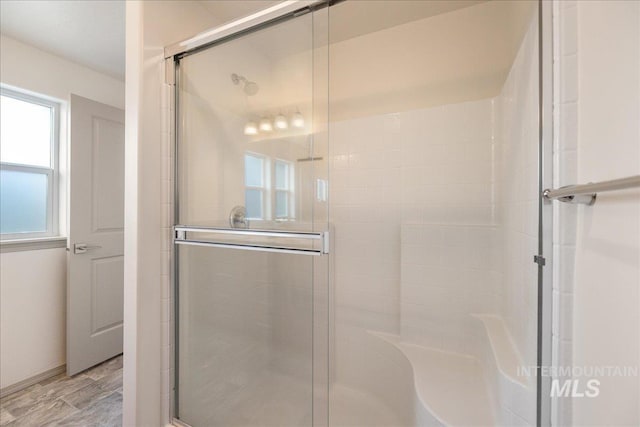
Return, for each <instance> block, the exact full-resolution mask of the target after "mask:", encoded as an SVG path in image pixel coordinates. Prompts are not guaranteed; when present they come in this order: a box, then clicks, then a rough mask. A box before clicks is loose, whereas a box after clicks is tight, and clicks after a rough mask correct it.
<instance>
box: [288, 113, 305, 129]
mask: <svg viewBox="0 0 640 427" xmlns="http://www.w3.org/2000/svg"><path fill="white" fill-rule="evenodd" d="M291 126H293V127H294V128H302V127H304V117H302V114H301V113H300V111H299V110H297V111H296V112H295V113H293V115H292V116H291Z"/></svg>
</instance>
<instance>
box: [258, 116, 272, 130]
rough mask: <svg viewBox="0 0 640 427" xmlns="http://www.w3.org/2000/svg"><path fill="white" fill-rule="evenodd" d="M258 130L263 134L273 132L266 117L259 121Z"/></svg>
mask: <svg viewBox="0 0 640 427" xmlns="http://www.w3.org/2000/svg"><path fill="white" fill-rule="evenodd" d="M260 130H261V131H263V132H271V131H272V130H273V125H272V124H271V120H269V119H268V118H266V117H263V118H262V119H260Z"/></svg>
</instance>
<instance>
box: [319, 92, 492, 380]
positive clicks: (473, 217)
mask: <svg viewBox="0 0 640 427" xmlns="http://www.w3.org/2000/svg"><path fill="white" fill-rule="evenodd" d="M492 103H493V101H492V100H482V101H474V102H467V103H461V104H455V105H445V106H441V107H436V108H429V109H422V110H415V111H408V112H403V113H394V114H388V115H382V116H371V117H366V118H359V119H354V120H348V121H341V122H335V123H331V125H330V134H331V151H332V161H331V170H330V177H331V178H330V179H331V197H332V205H331V222H332V223H333V226H334V227H335V234H334V235H335V251H334V257H335V258H334V260H335V281H336V282H335V283H336V285H335V289H336V298H335V300H336V339H337V345H336V351H337V354H336V364H337V368H336V371H337V379H338V381H347V382H348V381H349V380H350V379H351V380H353V381H357V380H358V378H354V377H355V376H356V375H354V372H358V371H359V369H358V367H356V366H355V364H357V363H358V362H357V361H358V360H362V357H366V356H365V355H362V354H359V353H360V352H362V347H359V345H358V343H359V342H361V341H362V340H366V338H365V337H363V336H362V334H363V333H364V331H365V330H367V329H373V330H378V331H384V332H390V333H395V334H399V333H401V332H402V333H403V334H407V335H408V336H409V337H410V338H411V339H414V340H415V341H419V342H428V341H429V338H428V337H429V333H431V336H434V337H436V336H437V340H438V342H437V343H433V344H434V345H435V344H438V346H439V347H440V346H443V345H445V344H446V345H447V346H450V347H452V349H457V350H463V349H465V348H466V344H464V341H465V339H466V338H467V337H469V335H470V334H471V332H470V329H467V328H466V326H464V325H465V321H463V320H461V319H462V317H463V313H464V314H468V313H470V312H474V311H482V312H485V311H495V310H497V306H495V304H494V303H493V302H494V301H497V300H498V298H496V297H495V296H496V295H498V294H500V289H499V288H500V277H499V273H497V271H496V267H495V266H496V261H497V260H498V259H499V257H497V256H496V254H495V252H493V251H492V249H493V248H494V246H493V243H494V242H495V241H496V239H494V238H493V235H494V234H495V228H494V227H493V215H494V209H493V203H494V199H493V198H494V193H493V191H492V179H493V169H492V153H493V138H492V118H493V115H492ZM401 235H402V236H401ZM461 267H462V268H461ZM401 277H402V279H401ZM404 277H406V281H405V280H404ZM421 277H422V279H424V278H425V277H429V278H433V281H430V282H429V283H425V281H424V280H422V281H421V280H420V278H421ZM401 281H402V284H403V287H402V289H401V286H400V284H401ZM405 282H406V286H405ZM429 292H431V293H433V295H429V296H427V295H425V293H429ZM434 297H441V298H440V300H438V302H437V303H436V300H435V299H434ZM476 297H477V298H476ZM452 307H454V309H452ZM434 310H435V311H434ZM425 313H427V314H426V316H427V317H429V316H431V317H432V319H431V321H429V319H424V317H425ZM438 313H439V314H440V315H441V316H440V317H442V319H441V318H440V317H439V314H438ZM452 316H453V317H452ZM444 317H446V318H447V319H446V320H445V322H447V321H448V320H451V319H450V318H452V319H457V321H454V322H447V323H443V322H442V320H444ZM443 324H448V325H450V326H449V327H445V328H444V329H443ZM460 328H462V329H463V331H464V333H462V334H461V333H460ZM418 338H420V339H418Z"/></svg>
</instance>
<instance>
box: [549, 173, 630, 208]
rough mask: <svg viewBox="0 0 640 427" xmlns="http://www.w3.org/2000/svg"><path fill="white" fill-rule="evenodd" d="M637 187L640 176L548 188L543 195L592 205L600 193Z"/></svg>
mask: <svg viewBox="0 0 640 427" xmlns="http://www.w3.org/2000/svg"><path fill="white" fill-rule="evenodd" d="M636 187H640V175H633V176H628V177H626V178H619V179H612V180H610V181H601V182H590V183H588V184H581V185H567V186H566V187H561V188H557V189H554V190H552V189H549V188H548V189H546V190H544V191H543V192H542V195H543V196H544V198H545V199H547V200H559V201H561V202H566V203H579V204H584V205H592V204H594V203H595V201H596V196H597V195H598V193H600V192H604V191H614V190H626V189H629V188H636Z"/></svg>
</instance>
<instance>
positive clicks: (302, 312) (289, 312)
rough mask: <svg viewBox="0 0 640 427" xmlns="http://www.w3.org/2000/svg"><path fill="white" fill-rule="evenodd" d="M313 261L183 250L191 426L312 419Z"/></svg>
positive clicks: (182, 386) (185, 382)
mask: <svg viewBox="0 0 640 427" xmlns="http://www.w3.org/2000/svg"><path fill="white" fill-rule="evenodd" d="M312 258H313V257H309V256H301V255H293V254H280V253H268V252H250V251H242V250H230V249H218V248H209V247H199V246H181V247H180V248H179V260H180V274H179V279H180V301H179V313H180V314H179V319H178V321H179V325H180V328H179V331H178V345H179V349H180V351H179V360H178V367H179V383H178V390H179V394H180V400H179V403H180V405H179V415H180V419H181V420H182V421H183V422H186V423H188V424H189V425H192V426H225V427H227V426H310V425H312V336H313V334H312V325H313V323H312V320H313V319H312V315H313V314H312V313H313V309H312V308H313V298H312V280H311V278H312V274H311V273H312V263H313V260H312Z"/></svg>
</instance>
